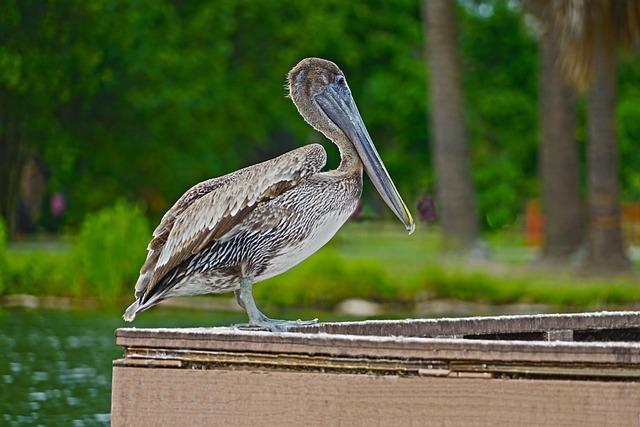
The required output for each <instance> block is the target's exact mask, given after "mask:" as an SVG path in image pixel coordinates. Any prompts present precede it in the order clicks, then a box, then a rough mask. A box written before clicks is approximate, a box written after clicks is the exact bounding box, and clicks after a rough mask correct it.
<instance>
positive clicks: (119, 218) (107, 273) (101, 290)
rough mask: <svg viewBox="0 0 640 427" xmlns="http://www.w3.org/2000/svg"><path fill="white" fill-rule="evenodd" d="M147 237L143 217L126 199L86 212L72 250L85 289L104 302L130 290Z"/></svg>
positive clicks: (147, 230) (146, 225)
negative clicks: (87, 213) (92, 212)
mask: <svg viewBox="0 0 640 427" xmlns="http://www.w3.org/2000/svg"><path fill="white" fill-rule="evenodd" d="M149 238H150V230H149V223H148V221H147V219H146V217H145V216H144V215H143V213H142V210H141V209H140V208H139V207H137V206H134V205H131V204H129V203H126V202H123V201H119V202H117V203H116V204H115V205H114V206H113V207H110V208H106V209H103V210H101V211H99V212H97V213H95V214H91V215H89V216H87V217H86V218H85V220H84V222H83V224H82V227H81V230H80V235H79V236H78V242H77V245H76V248H75V254H74V258H75V260H76V262H77V263H78V265H79V268H80V275H81V278H82V282H83V285H84V286H85V287H86V288H85V289H86V290H88V292H89V293H90V294H91V295H93V296H95V297H97V298H98V299H99V300H100V301H102V302H104V303H114V302H115V301H116V300H117V299H118V298H119V297H121V296H123V295H124V293H125V292H130V291H131V290H132V287H133V285H134V283H135V281H136V279H137V277H138V272H139V270H140V266H141V265H142V263H143V262H144V259H145V252H146V251H145V250H146V246H147V243H148V241H149Z"/></svg>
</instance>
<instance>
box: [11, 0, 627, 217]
mask: <svg viewBox="0 0 640 427" xmlns="http://www.w3.org/2000/svg"><path fill="white" fill-rule="evenodd" d="M458 17H459V29H460V31H461V55H462V60H463V70H464V75H463V80H464V89H465V96H466V103H467V115H468V117H467V120H468V125H469V133H470V139H471V142H472V151H473V163H474V172H473V173H474V179H475V184H476V189H477V192H478V208H479V215H480V216H481V221H482V223H483V224H484V226H485V227H489V228H499V227H503V226H506V225H510V224H513V223H514V222H515V221H516V220H517V217H518V215H519V213H520V212H521V211H522V207H523V203H524V201H525V200H526V199H527V198H531V197H537V196H538V191H539V190H538V181H537V178H536V158H537V156H536V145H537V141H538V129H537V123H538V121H537V114H538V113H537V104H536V102H537V54H536V49H537V47H536V38H535V28H534V27H533V26H532V25H530V24H529V23H528V21H527V20H526V19H525V16H524V14H523V12H522V10H521V9H520V8H519V7H518V6H517V4H516V5H514V3H513V2H507V1H462V2H460V3H459V7H458ZM423 45H424V40H423V32H422V24H421V13H420V2H419V1H417V0H399V1H395V2H367V1H353V2H340V1H337V0H314V1H309V0H305V1H298V2H285V1H268V2H262V1H249V0H245V1H232V0H216V1H210V0H199V1H189V2H177V1H169V0H159V1H151V0H141V1H136V2H127V1H122V0H86V1H77V0H75V1H74V0H65V1H61V2H46V3H44V2H38V1H29V0H25V1H22V0H21V1H18V0H6V1H4V2H2V4H0V97H1V100H0V117H2V118H3V120H4V125H3V126H4V128H3V129H4V131H3V132H4V134H3V135H4V136H3V138H4V141H9V139H11V140H19V141H20V144H21V147H24V150H25V156H26V157H29V156H31V157H35V158H36V159H38V161H39V162H40V163H41V164H42V165H43V167H44V169H45V171H46V175H47V177H48V179H47V183H48V184H47V185H48V187H47V188H48V191H49V193H52V192H55V191H61V192H63V193H65V194H66V195H67V197H68V200H69V209H68V215H67V216H66V218H65V221H66V223H67V224H68V225H71V226H74V225H76V224H78V223H79V221H80V219H81V218H82V217H83V216H84V215H85V214H86V213H87V212H90V211H93V210H95V209H97V208H99V207H102V206H106V205H111V204H113V203H114V201H115V200H116V199H118V198H121V197H125V198H127V199H130V200H136V201H140V202H141V203H144V204H145V205H146V206H147V207H148V211H149V213H150V214H151V215H152V216H154V217H156V218H157V217H159V216H160V215H161V214H162V212H164V210H165V209H166V208H167V207H168V206H169V205H170V204H171V203H172V202H173V201H174V200H175V199H176V198H177V197H178V196H179V195H180V194H181V193H182V192H183V191H185V190H186V189H187V188H189V187H190V186H191V185H193V184H194V183H196V182H198V181H201V180H203V179H206V178H209V177H212V176H217V175H221V174H224V173H227V172H230V171H233V170H235V169H237V168H239V167H242V166H246V165H249V164H252V163H255V162H257V161H261V160H264V159H266V158H269V157H273V156H275V155H277V154H280V153H282V152H285V151H287V150H290V149H292V148H294V147H296V146H299V145H301V144H304V143H307V142H309V141H323V139H324V138H323V137H321V136H320V135H317V134H315V133H314V132H313V131H312V130H311V129H310V128H309V127H308V126H307V125H306V124H305V123H304V121H303V120H302V119H301V118H300V117H299V116H298V115H297V113H296V111H295V108H294V107H293V105H292V104H291V102H290V101H289V100H287V99H285V98H284V95H285V91H284V89H283V84H284V78H285V75H286V73H287V71H288V70H289V69H290V68H291V67H292V66H293V65H295V64H296V63H297V62H298V61H299V60H300V59H301V58H303V57H307V56H318V57H325V58H328V59H331V60H333V61H334V62H336V63H337V64H338V65H339V66H340V67H341V68H342V69H343V70H344V71H345V73H346V75H347V78H348V80H349V84H350V86H351V89H352V92H353V93H354V97H355V99H356V102H357V103H358V106H359V108H360V110H361V113H362V116H363V118H364V120H365V122H366V123H367V126H368V127H369V130H370V132H371V134H372V137H373V139H374V142H375V143H376V145H377V146H378V148H379V150H380V152H381V155H382V157H383V158H384V160H385V162H386V164H387V166H388V169H389V172H390V174H391V175H392V176H393V177H394V180H395V181H396V182H397V183H398V186H399V189H400V191H401V192H402V193H403V195H406V196H405V197H406V198H407V199H408V202H409V203H410V204H412V205H415V201H416V200H417V199H418V198H419V197H420V196H421V195H423V194H428V193H432V192H433V191H434V190H433V178H432V172H431V166H430V165H431V158H430V147H429V144H430V137H429V129H428V120H427V111H428V106H427V99H428V97H427V84H426V81H427V78H428V76H427V72H426V71H425V65H424V59H423ZM638 77H640V61H638V60H636V59H633V58H625V59H624V61H623V63H622V66H621V68H620V93H619V95H620V103H619V108H618V116H617V117H618V122H619V128H620V146H621V150H622V164H621V167H622V174H623V177H622V183H623V187H622V189H623V195H624V196H625V197H627V198H629V199H637V198H638V197H640V168H638V167H637V166H638V164H639V162H640V158H638V154H637V150H635V149H634V146H635V144H636V141H638V139H639V138H640V125H639V123H640V108H639V107H638V105H640V86H639V85H638V83H637V82H638V81H640V80H639V79H638ZM9 130H11V132H9ZM584 133H585V132H584V123H582V124H581V125H580V126H579V131H578V133H577V135H576V137H577V138H578V139H579V140H580V141H582V140H584ZM3 144H5V145H6V144H8V142H3ZM325 145H326V144H325ZM7 146H8V145H7ZM326 146H327V145H326ZM328 151H329V153H330V158H331V159H332V160H330V165H335V164H336V158H337V151H336V150H335V149H333V148H332V147H328ZM0 191H5V188H2V189H1V190H0ZM370 193H371V192H365V212H372V211H378V210H381V209H380V202H379V201H378V199H377V198H375V197H371V194H370Z"/></svg>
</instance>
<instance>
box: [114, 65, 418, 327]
mask: <svg viewBox="0 0 640 427" xmlns="http://www.w3.org/2000/svg"><path fill="white" fill-rule="evenodd" d="M288 86H289V95H290V97H291V99H292V101H293V103H294V104H295V106H296V107H297V109H298V111H299V113H300V114H301V115H302V117H303V118H304V119H305V120H306V121H307V122H308V123H309V124H310V125H311V126H312V127H313V128H314V129H316V130H318V131H319V132H321V133H323V134H324V135H325V136H326V137H327V138H329V139H330V140H331V141H332V142H334V143H335V144H336V145H337V146H338V148H339V150H340V156H341V162H340V165H339V166H338V168H337V169H335V170H331V171H322V168H323V167H324V165H325V162H326V153H325V151H324V148H323V147H322V146H321V145H319V144H311V145H307V146H304V147H301V148H298V149H296V150H293V151H290V152H288V153H285V154H283V155H281V156H279V157H276V158H275V159H271V160H268V161H266V162H263V163H259V164H257V165H253V166H249V167H247V168H244V169H241V170H239V171H236V172H232V173H230V174H228V175H224V176H221V177H219V178H213V179H210V180H208V181H204V182H201V183H199V184H197V185H195V186H194V187H192V188H191V189H190V190H188V191H187V192H186V193H185V194H184V195H182V197H180V199H178V201H177V202H176V203H175V204H174V205H173V206H172V207H171V209H169V211H167V213H166V214H165V215H164V217H163V218H162V220H161V221H160V224H159V225H158V227H157V228H156V229H155V231H154V232H153V239H152V240H151V242H150V243H149V246H148V255H147V260H146V261H145V263H144V265H143V266H142V269H141V270H140V277H139V279H138V282H137V283H136V287H135V296H136V301H135V302H134V303H133V304H132V305H131V306H130V307H129V308H127V310H126V312H125V314H124V318H125V320H128V321H130V320H133V319H134V318H135V316H136V313H139V312H141V311H143V310H146V309H148V308H150V307H152V306H154V305H156V304H157V303H159V302H160V301H162V300H164V299H167V298H170V297H175V296H184V295H198V294H208V293H221V292H230V291H234V292H235V293H236V298H237V300H238V303H239V304H240V305H241V306H242V307H243V308H244V309H245V310H246V311H247V314H248V316H249V324H250V325H252V326H257V327H262V328H266V329H269V330H272V331H285V330H287V329H288V328H289V327H291V326H293V325H299V324H303V323H306V322H301V321H293V322H291V321H284V320H274V319H269V318H268V317H266V316H265V315H264V314H262V313H261V312H260V311H259V310H258V309H257V307H256V306H255V302H254V300H253V295H252V289H253V284H254V283H256V282H259V281H262V280H265V279H267V278H269V277H273V276H275V275H278V274H280V273H282V272H284V271H286V270H288V269H290V268H291V267H293V266H295V265H297V264H298V263H300V262H301V261H303V260H304V259H306V258H307V257H309V256H310V255H311V254H313V253H314V252H315V251H317V250H318V249H320V248H321V247H322V246H323V245H324V244H325V243H327V242H328V241H329V240H330V239H331V237H333V235H334V234H335V233H336V232H337V231H338V229H339V228H340V227H341V226H342V225H343V224H344V223H345V222H346V220H347V219H348V218H349V217H350V216H351V214H352V213H353V211H354V210H355V208H356V206H357V204H358V200H359V199H360V194H361V192H362V169H363V166H364V168H365V170H366V171H367V173H368V175H369V177H370V178H371V180H372V182H373V184H374V186H375V187H376V188H377V190H378V191H379V192H380V194H381V196H382V198H383V199H384V200H385V202H386V203H387V204H388V205H389V207H390V208H391V210H392V211H393V212H394V213H395V214H396V215H397V216H398V218H399V219H400V220H401V221H402V222H403V223H404V224H405V227H406V228H407V230H408V231H409V232H410V233H411V232H412V231H413V228H414V224H413V219H412V218H411V215H410V213H409V211H408V209H407V207H406V206H405V204H404V202H403V201H402V199H401V197H400V195H399V194H398V191H397V190H396V188H395V186H394V185H393V182H392V181H391V178H390V177H389V175H388V173H387V171H386V169H385V168H384V165H383V164H382V161H381V160H380V157H379V156H378V153H377V152H376V149H375V147H374V145H373V142H372V141H371V138H370V136H369V134H368V132H367V130H366V128H365V126H364V124H363V122H362V118H361V117H360V113H359V112H358V109H357V107H356V105H355V102H354V101H353V98H352V96H351V92H350V90H349V87H348V85H347V82H346V80H345V77H344V74H343V73H342V71H340V69H339V68H338V67H337V66H336V65H335V64H334V63H333V62H330V61H327V60H324V59H319V58H307V59H304V60H302V61H301V62H300V63H298V65H296V66H295V67H294V68H293V69H292V70H291V71H290V72H289V75H288Z"/></svg>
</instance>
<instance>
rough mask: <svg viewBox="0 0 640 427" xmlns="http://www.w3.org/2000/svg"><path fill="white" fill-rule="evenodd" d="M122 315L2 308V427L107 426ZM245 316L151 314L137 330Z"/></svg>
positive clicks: (225, 321)
mask: <svg viewBox="0 0 640 427" xmlns="http://www.w3.org/2000/svg"><path fill="white" fill-rule="evenodd" d="M120 315H121V313H119V312H105V311H90V310H70V311H66V310H65V311H63V310H41V309H34V310H26V309H3V308H0V349H2V351H0V425H1V426H74V427H80V426H108V425H109V412H110V404H111V362H112V360H113V359H115V358H118V357H120V356H121V355H122V350H121V349H120V348H119V347H116V346H115V344H114V330H115V329H116V328H118V327H122V326H125V323H124V321H123V320H122V318H121V317H120ZM245 321H246V319H245V317H244V315H243V314H241V313H218V312H211V311H198V310H192V311H179V310H155V311H154V310H151V311H149V312H146V313H144V314H143V315H141V316H140V319H139V321H138V320H137V321H136V322H135V323H134V324H133V326H136V327H190V326H191V327H192V326H219V325H229V324H232V323H242V322H245Z"/></svg>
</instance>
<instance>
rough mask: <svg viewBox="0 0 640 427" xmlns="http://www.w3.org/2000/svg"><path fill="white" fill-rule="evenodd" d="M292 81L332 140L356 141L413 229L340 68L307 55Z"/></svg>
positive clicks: (298, 98) (306, 112)
mask: <svg viewBox="0 0 640 427" xmlns="http://www.w3.org/2000/svg"><path fill="white" fill-rule="evenodd" d="M288 83H289V96H290V97H291V100H292V101H293V103H294V104H295V106H296V108H297V109H298V112H300V115H302V117H303V118H304V119H305V120H306V121H307V123H309V124H310V125H311V126H312V127H313V128H314V129H316V130H317V131H319V132H322V133H323V134H324V135H325V136H326V137H327V138H329V139H330V140H332V141H334V142H338V141H345V140H346V141H348V142H350V143H351V144H353V146H354V147H355V149H356V151H357V152H358V156H359V157H360V160H361V161H362V163H363V165H364V168H365V170H366V171H367V175H369V178H370V179H371V181H372V182H373V185H374V186H375V187H376V189H377V190H378V193H380V196H382V199H383V200H384V201H385V203H386V204H387V205H388V206H389V208H391V210H392V211H393V213H394V214H396V216H397V217H398V218H399V219H400V221H402V222H403V224H404V226H405V228H406V229H407V231H408V232H409V234H411V233H413V230H414V228H415V225H414V223H413V218H411V214H410V213H409V209H407V206H406V205H405V203H404V201H402V198H401V197H400V194H399V193H398V190H397V189H396V186H395V185H394V184H393V181H391V177H390V176H389V173H388V172H387V169H386V168H385V167H384V164H383V163H382V160H381V159H380V155H378V151H377V150H376V147H375V146H374V145H373V141H372V140H371V137H370V136H369V132H367V128H366V127H365V125H364V123H363V121H362V117H360V112H359V111H358V107H357V106H356V103H355V101H354V100H353V97H352V96H351V91H350V90H349V85H348V84H347V79H346V78H345V76H344V73H343V72H342V71H341V70H340V68H338V66H337V65H336V64H334V63H333V62H331V61H327V60H326V59H320V58H306V59H303V60H302V61H300V62H299V63H298V65H296V66H295V67H293V69H292V70H291V71H289V76H288Z"/></svg>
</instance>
